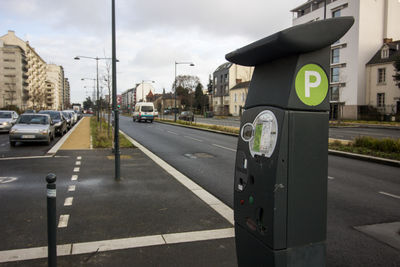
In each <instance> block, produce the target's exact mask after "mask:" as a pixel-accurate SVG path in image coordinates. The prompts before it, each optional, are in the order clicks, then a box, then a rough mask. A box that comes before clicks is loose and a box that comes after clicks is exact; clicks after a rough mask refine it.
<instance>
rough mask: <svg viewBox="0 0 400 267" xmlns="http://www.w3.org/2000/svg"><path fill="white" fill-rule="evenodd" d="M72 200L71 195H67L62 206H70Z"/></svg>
mask: <svg viewBox="0 0 400 267" xmlns="http://www.w3.org/2000/svg"><path fill="white" fill-rule="evenodd" d="M72 201H74V198H73V197H67V198H66V199H65V201H64V206H72Z"/></svg>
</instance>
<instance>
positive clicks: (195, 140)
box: [184, 135, 203, 142]
mask: <svg viewBox="0 0 400 267" xmlns="http://www.w3.org/2000/svg"><path fill="white" fill-rule="evenodd" d="M184 137H186V138H189V139H192V140H195V141H199V142H203V140H200V139H197V138H194V137H191V136H187V135H185V136H184Z"/></svg>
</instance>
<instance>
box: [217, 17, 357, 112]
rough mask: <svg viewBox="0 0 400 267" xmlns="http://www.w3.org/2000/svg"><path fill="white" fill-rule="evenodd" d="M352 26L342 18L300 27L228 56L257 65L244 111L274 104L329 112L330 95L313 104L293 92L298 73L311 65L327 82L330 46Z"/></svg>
mask: <svg viewBox="0 0 400 267" xmlns="http://www.w3.org/2000/svg"><path fill="white" fill-rule="evenodd" d="M353 23H354V18H353V17H340V18H332V19H327V20H321V21H315V22H311V23H306V24H301V25H298V26H294V27H291V28H288V29H285V30H283V31H280V32H277V33H275V34H273V35H270V36H268V37H266V38H263V39H261V40H259V41H256V42H254V43H251V44H249V45H247V46H244V47H242V48H240V49H237V50H235V51H233V52H231V53H229V54H227V55H226V56H225V57H226V59H227V60H228V61H230V62H233V63H236V64H239V65H244V66H255V70H254V74H253V77H252V80H251V83H250V87H249V90H248V96H247V99H246V104H245V109H249V108H251V107H256V106H263V105H271V106H276V107H281V108H285V109H292V110H318V111H327V110H329V99H328V97H327V96H328V93H326V94H325V95H324V98H323V100H322V101H320V102H319V101H318V102H317V104H313V105H308V104H305V103H304V102H303V101H301V99H299V97H298V96H297V95H296V90H293V89H294V87H295V82H296V75H295V74H296V73H298V72H299V70H300V69H301V67H302V66H304V65H305V63H309V64H310V63H311V64H316V65H317V66H318V67H320V68H321V71H323V72H325V74H324V75H323V76H324V77H326V79H327V77H329V64H330V63H329V53H330V45H331V44H333V43H334V42H335V41H337V40H339V39H340V38H341V37H342V36H343V35H344V34H345V33H346V32H347V31H348V30H349V29H350V27H351V26H352V25H353ZM318 67H317V68H318Z"/></svg>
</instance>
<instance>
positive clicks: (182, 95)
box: [176, 86, 190, 109]
mask: <svg viewBox="0 0 400 267" xmlns="http://www.w3.org/2000/svg"><path fill="white" fill-rule="evenodd" d="M176 95H177V98H178V99H179V100H180V101H181V105H182V106H183V108H184V109H186V106H187V105H188V104H189V103H190V101H189V89H187V88H184V87H182V86H178V87H176Z"/></svg>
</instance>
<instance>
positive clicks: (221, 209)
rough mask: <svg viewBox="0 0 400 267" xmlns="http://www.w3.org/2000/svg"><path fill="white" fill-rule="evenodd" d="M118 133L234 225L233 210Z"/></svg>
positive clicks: (139, 145) (133, 141) (145, 149)
mask: <svg viewBox="0 0 400 267" xmlns="http://www.w3.org/2000/svg"><path fill="white" fill-rule="evenodd" d="M120 132H121V133H122V134H123V135H124V136H125V137H126V138H127V139H128V140H129V141H130V142H131V143H132V144H133V145H134V146H136V147H137V148H139V149H140V150H141V151H142V152H143V153H145V154H146V155H147V156H148V157H149V158H151V159H152V160H153V161H154V162H155V163H157V164H158V165H159V166H160V167H161V168H163V169H164V170H165V171H166V172H168V173H169V174H171V175H172V176H173V177H174V178H175V179H176V180H178V181H179V182H180V183H182V184H183V185H184V186H185V187H186V188H188V189H189V190H190V191H192V192H193V193H194V194H195V195H197V196H198V197H199V198H200V199H201V200H203V201H204V202H205V203H207V204H208V205H209V206H210V207H211V208H212V209H214V210H215V211H216V212H218V213H219V214H220V215H221V216H222V217H224V218H225V219H226V220H227V221H229V222H230V223H231V224H232V225H233V224H234V219H233V210H232V209H231V208H230V207H229V206H227V205H226V204H224V203H223V202H222V201H220V200H219V199H217V198H216V197H214V196H213V195H211V194H210V193H208V192H207V191H206V190H204V189H203V188H202V187H200V186H199V185H198V184H196V183H195V182H193V181H192V180H191V179H189V178H188V177H186V176H185V175H184V174H182V173H181V172H179V171H178V170H176V169H175V168H174V167H172V166H171V165H169V164H168V163H166V162H165V161H164V160H162V159H161V158H159V157H158V156H156V155H155V154H154V153H153V152H151V151H150V150H148V149H147V148H145V147H144V146H142V145H141V144H140V143H138V142H137V141H135V140H134V139H132V138H131V137H130V136H129V135H127V134H125V133H124V132H123V131H121V130H120Z"/></svg>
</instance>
